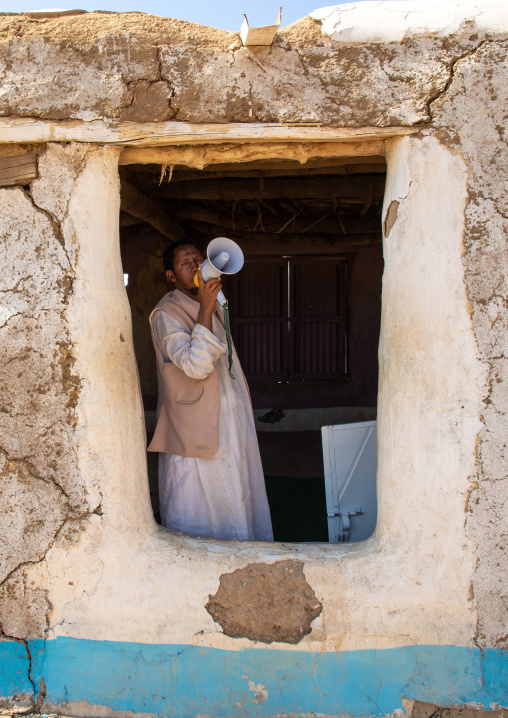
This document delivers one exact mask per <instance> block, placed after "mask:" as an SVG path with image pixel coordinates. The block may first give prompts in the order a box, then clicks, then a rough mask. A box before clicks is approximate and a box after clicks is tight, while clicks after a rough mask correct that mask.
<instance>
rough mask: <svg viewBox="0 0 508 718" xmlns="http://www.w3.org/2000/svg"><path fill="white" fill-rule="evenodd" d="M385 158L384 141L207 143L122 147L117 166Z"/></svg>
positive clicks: (304, 161) (303, 162)
mask: <svg viewBox="0 0 508 718" xmlns="http://www.w3.org/2000/svg"><path fill="white" fill-rule="evenodd" d="M384 155H385V140H384V139H381V140H379V139H378V140H364V141H360V140H358V141H355V142H350V141H341V140H337V141H336V142H308V141H306V142H296V141H293V142H261V141H259V142H253V141H251V142H244V143H242V144H231V143H223V144H209V145H200V144H197V145H192V146H185V145H183V146H177V145H174V146H172V147H141V148H138V147H126V148H125V149H124V150H123V152H122V154H121V155H120V159H119V164H120V165H130V164H136V165H140V164H159V165H168V166H170V165H172V166H175V165H185V166H187V167H194V168H196V169H200V170H201V169H204V168H205V167H208V166H213V165H216V164H219V165H222V164H229V165H231V164H232V163H238V162H242V163H244V162H259V161H263V160H265V161H266V160H278V159H280V160H294V161H296V162H299V163H301V165H302V166H305V163H306V162H307V161H308V160H313V165H314V166H315V164H316V163H317V161H324V160H328V159H335V158H337V157H341V158H344V157H374V156H377V157H379V156H384Z"/></svg>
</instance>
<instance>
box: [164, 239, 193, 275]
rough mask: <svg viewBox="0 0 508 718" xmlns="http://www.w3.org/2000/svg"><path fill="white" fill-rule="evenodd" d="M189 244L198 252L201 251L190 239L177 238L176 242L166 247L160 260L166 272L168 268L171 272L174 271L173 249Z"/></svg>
mask: <svg viewBox="0 0 508 718" xmlns="http://www.w3.org/2000/svg"><path fill="white" fill-rule="evenodd" d="M189 245H190V246H191V247H195V248H196V249H197V250H198V252H200V251H201V250H200V249H199V247H198V246H197V244H196V243H195V242H191V241H190V239H179V240H178V242H173V243H172V244H170V245H169V246H168V247H166V249H165V250H164V253H163V255H162V260H163V262H164V268H165V269H166V272H167V271H168V269H169V270H171V271H172V272H174V271H175V250H176V249H178V247H185V246H189Z"/></svg>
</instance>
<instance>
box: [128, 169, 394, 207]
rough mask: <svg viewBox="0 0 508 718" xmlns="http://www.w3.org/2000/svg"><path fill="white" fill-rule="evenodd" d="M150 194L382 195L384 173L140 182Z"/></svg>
mask: <svg viewBox="0 0 508 718" xmlns="http://www.w3.org/2000/svg"><path fill="white" fill-rule="evenodd" d="M142 188H143V189H144V190H145V191H146V192H148V193H149V194H150V195H151V196H152V197H157V198H163V197H173V198H178V199H206V200H239V199H278V198H288V199H307V198H308V199H310V198H314V199H335V198H338V197H344V198H348V199H358V198H360V201H361V200H365V199H366V198H367V197H373V198H381V197H383V194H384V190H385V179H384V176H383V175H351V176H350V177H342V176H334V177H327V178H326V179H322V178H319V177H289V178H282V179H281V178H275V177H267V178H266V179H264V178H258V179H242V180H239V179H218V180H196V181H195V182H169V183H166V184H164V183H163V184H161V185H160V186H159V187H154V186H153V185H142Z"/></svg>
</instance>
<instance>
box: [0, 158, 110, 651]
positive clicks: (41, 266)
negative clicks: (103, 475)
mask: <svg viewBox="0 0 508 718" xmlns="http://www.w3.org/2000/svg"><path fill="white" fill-rule="evenodd" d="M88 151H89V150H88V149H87V148H83V147H76V146H72V145H71V146H69V147H67V148H66V149H64V148H63V147H60V146H58V145H56V146H50V147H48V148H44V147H42V148H40V152H41V156H40V158H39V178H38V179H37V180H35V181H34V182H33V183H32V187H31V190H32V194H30V193H29V192H27V191H26V189H21V188H15V189H14V188H13V189H4V190H2V191H1V192H0V207H1V211H0V237H1V240H2V243H3V244H4V246H8V247H9V251H8V252H4V253H2V254H1V260H0V261H1V262H2V268H1V272H0V276H1V279H0V298H1V310H0V319H1V325H0V382H1V384H2V399H1V403H0V435H1V436H2V440H1V447H0V473H1V476H2V499H3V500H2V503H1V506H0V627H1V631H2V633H3V635H5V636H8V637H13V638H16V639H18V640H24V639H26V638H30V637H33V636H43V635H44V634H45V631H46V628H47V614H48V612H49V610H50V608H51V604H50V603H49V601H48V598H47V591H45V590H44V589H41V588H39V587H36V586H34V584H33V583H30V582H29V581H28V578H27V572H26V569H28V568H29V567H30V566H32V565H36V564H38V563H39V562H41V561H43V560H44V558H45V556H46V554H47V552H48V551H49V549H50V548H51V547H52V546H53V544H54V543H55V541H56V540H57V538H58V537H59V536H60V534H61V533H62V532H64V533H65V532H66V531H67V529H66V528H65V527H68V526H71V525H72V522H73V521H74V520H75V519H76V518H77V517H83V516H86V515H88V513H89V512H90V511H92V510H93V509H94V508H95V506H96V504H97V500H96V498H94V496H93V492H92V494H90V492H89V491H87V489H86V488H85V486H84V484H83V481H82V480H81V479H80V478H79V471H78V467H77V457H76V450H75V439H74V433H75V423H76V422H75V408H76V404H77V400H78V396H79V392H80V379H79V377H78V376H77V375H76V374H75V372H74V370H73V365H74V358H73V355H72V339H71V337H70V332H69V327H68V323H67V309H68V301H69V297H70V296H71V294H72V290H73V281H74V266H75V262H76V260H77V256H78V251H77V249H78V248H77V246H76V244H75V242H74V241H73V232H72V227H70V226H69V222H68V220H67V213H68V203H69V198H70V195H71V193H72V188H73V186H74V184H75V181H76V178H77V176H78V175H79V173H80V171H81V168H82V163H83V160H84V157H85V156H86V154H87V152H88ZM2 154H3V155H8V154H9V151H7V152H2Z"/></svg>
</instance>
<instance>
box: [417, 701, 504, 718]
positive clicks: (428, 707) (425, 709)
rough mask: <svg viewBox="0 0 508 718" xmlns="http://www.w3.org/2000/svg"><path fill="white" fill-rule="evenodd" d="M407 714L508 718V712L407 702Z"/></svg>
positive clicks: (427, 717)
mask: <svg viewBox="0 0 508 718" xmlns="http://www.w3.org/2000/svg"><path fill="white" fill-rule="evenodd" d="M407 703H409V704H411V705H405V706H404V707H405V709H406V713H407V714H408V715H409V716H410V718H508V710H488V711H485V710H479V709H478V708H445V707H443V706H436V705H434V704H433V703H421V702H420V701H407Z"/></svg>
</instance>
